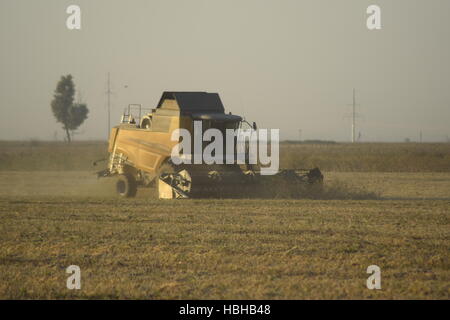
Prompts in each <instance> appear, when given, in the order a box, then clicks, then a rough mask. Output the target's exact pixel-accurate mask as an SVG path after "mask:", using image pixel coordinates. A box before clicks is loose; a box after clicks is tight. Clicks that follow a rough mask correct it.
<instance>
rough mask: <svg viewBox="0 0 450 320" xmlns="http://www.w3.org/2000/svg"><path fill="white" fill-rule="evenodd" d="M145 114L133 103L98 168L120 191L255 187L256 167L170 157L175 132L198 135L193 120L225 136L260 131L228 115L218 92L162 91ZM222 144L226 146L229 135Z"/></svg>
mask: <svg viewBox="0 0 450 320" xmlns="http://www.w3.org/2000/svg"><path fill="white" fill-rule="evenodd" d="M133 108H134V109H136V108H137V109H138V111H137V112H138V114H136V115H134V114H132V113H133ZM141 113H143V109H142V108H141V106H140V105H134V106H133V105H130V106H129V107H128V110H126V112H124V115H123V116H122V121H121V123H120V124H119V125H118V126H115V127H114V128H112V130H111V134H110V137H109V146H108V151H109V153H110V157H109V162H108V167H107V168H106V169H105V170H102V171H100V172H98V176H99V177H106V176H117V177H118V179H117V183H116V190H117V192H118V194H119V195H121V196H123V197H133V196H135V195H136V192H137V188H138V186H141V187H151V186H155V187H156V188H157V190H158V195H159V198H164V199H172V198H189V197H210V196H215V197H224V196H233V194H236V192H239V191H240V186H251V185H252V184H254V183H257V182H258V181H259V180H260V179H261V178H262V176H261V175H260V171H259V170H257V169H256V167H257V166H255V165H249V164H246V165H239V164H236V163H234V164H212V165H208V164H205V163H202V164H179V165H175V164H174V161H172V158H171V154H172V149H173V148H174V147H175V146H176V145H177V144H178V143H179V141H177V140H176V139H175V141H173V140H172V139H171V138H172V133H173V132H174V131H175V130H176V129H186V130H187V131H188V132H189V133H191V136H192V137H194V134H195V132H194V131H195V130H194V121H201V125H202V130H207V129H210V128H215V129H218V130H220V132H222V133H223V136H226V133H225V131H226V130H227V129H233V130H237V129H256V124H255V123H253V125H250V124H249V123H248V122H247V121H245V120H243V119H242V117H240V116H237V115H232V114H231V113H230V114H226V113H225V110H224V107H223V105H222V102H221V100H220V97H219V95H218V94H217V93H207V92H164V93H163V95H162V97H161V99H160V101H159V103H158V105H157V107H156V108H155V109H152V110H151V111H150V112H148V113H145V114H143V115H142V114H141ZM192 139H194V138H192ZM223 143H224V145H225V144H226V141H225V139H224V141H223ZM193 144H194V141H192V145H193ZM201 148H202V149H203V148H204V145H202V147H201ZM201 151H202V150H200V152H201ZM234 152H235V153H236V149H234ZM184 156H188V157H192V156H195V155H193V154H188V155H186V154H184ZM233 157H234V155H233ZM224 163H225V161H224ZM278 175H282V176H284V177H286V178H288V179H294V180H296V181H303V182H305V183H308V184H315V183H321V182H322V180H323V176H322V174H321V172H320V170H319V169H317V168H315V169H312V170H281V171H280V172H279V173H278Z"/></svg>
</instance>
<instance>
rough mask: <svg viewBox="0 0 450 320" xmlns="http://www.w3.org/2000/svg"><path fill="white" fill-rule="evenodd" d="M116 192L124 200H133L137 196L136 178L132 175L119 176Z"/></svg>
mask: <svg viewBox="0 0 450 320" xmlns="http://www.w3.org/2000/svg"><path fill="white" fill-rule="evenodd" d="M116 191H117V193H118V194H119V196H121V197H124V198H132V197H134V196H136V192H137V183H136V179H135V178H134V176H132V175H131V174H121V175H119V177H118V179H117V182H116Z"/></svg>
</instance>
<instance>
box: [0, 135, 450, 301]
mask: <svg viewBox="0 0 450 320" xmlns="http://www.w3.org/2000/svg"><path fill="white" fill-rule="evenodd" d="M104 147H105V146H104V144H102V143H84V144H83V143H80V144H74V145H73V146H70V147H67V146H64V145H52V144H45V143H33V145H28V144H27V143H24V144H20V143H12V142H8V143H0V158H1V159H2V160H3V161H2V165H0V217H1V220H0V221H1V222H0V244H1V246H0V298H2V299H11V298H18V299H24V298H25V299H35V298H48V299H64V298H88V299H90V298H98V299H109V298H120V299H128V298H136V299H170V298H174V299H263V298H267V299H322V298H329V299H366V298H368V299H386V298H387V299H402V298H406V299H430V298H437V299H448V298H449V297H450V262H449V259H448V258H449V255H448V253H449V252H450V242H449V240H450V228H449V222H450V219H449V214H450V170H448V168H447V167H446V165H447V162H445V161H443V160H442V159H444V160H446V159H449V154H450V151H449V150H450V148H449V145H448V144H442V145H438V144H436V145H427V144H423V145H414V144H411V145H410V146H408V145H406V144H400V145H398V146H396V147H395V146H394V145H387V144H380V145H364V144H360V145H359V146H358V147H356V146H351V145H340V144H337V145H330V146H323V145H316V146H313V145H282V147H281V152H282V153H281V155H282V164H283V165H284V166H285V167H296V166H298V167H301V164H302V163H306V165H307V166H311V164H315V163H318V164H319V165H320V166H321V168H322V169H324V171H325V172H324V173H325V177H326V180H325V183H326V185H328V186H330V188H331V189H332V190H334V191H339V192H336V193H329V194H331V195H333V194H335V195H336V196H335V197H334V199H333V197H332V196H331V199H330V197H328V199H314V200H311V199H271V200H269V199H215V200H211V199H199V200H181V201H160V200H157V199H154V198H153V197H152V196H151V194H150V193H151V192H149V191H145V192H140V193H139V194H138V197H137V198H135V199H118V198H117V197H115V196H114V195H113V194H112V193H113V187H112V181H108V180H97V179H96V178H95V176H94V175H93V172H94V171H95V169H93V168H91V167H90V160H95V159H97V158H100V157H102V156H103V154H104ZM286 148H288V149H289V148H293V149H291V150H289V152H286V150H288V149H286ZM339 148H340V149H341V150H342V154H341V153H339V150H340V149H339ZM358 148H359V149H358ZM405 148H406V149H405ZM408 148H409V149H408ZM369 149H370V150H371V151H368V150H369ZM283 150H284V151H283ZM395 150H400V151H398V152H397V153H395V152H394V151H395ZM405 150H406V151H405ZM49 151H50V152H51V153H49ZM308 152H309V155H308V154H307V153H308ZM405 152H406V153H408V154H409V155H410V157H417V159H418V160H417V161H414V158H408V160H403V161H406V162H405V163H407V165H406V164H405V165H404V167H403V170H402V169H401V166H400V165H398V167H395V168H394V169H395V170H387V169H383V165H384V164H376V165H375V163H376V161H377V159H378V158H380V159H384V163H390V164H391V165H390V167H392V164H395V163H397V161H399V160H398V159H402V158H403V159H406V158H405V156H404V153H405ZM358 153H361V154H365V155H366V158H364V159H363V160H360V161H357V159H358V158H360V157H359V156H358ZM71 155H77V156H76V157H72V156H71ZM345 155H347V158H346V156H345ZM45 157H46V158H45ZM302 157H303V158H302ZM42 158H45V159H46V161H44V160H43V159H42ZM92 158H93V159H92ZM333 158H334V159H336V162H333ZM14 159H16V160H14ZM30 159H35V161H34V162H33V163H34V166H32V165H31V164H29V163H28V164H27V161H30ZM296 159H297V160H296ZM424 159H427V160H426V161H425V160H424ZM364 161H366V162H367V163H364ZM36 162H37V163H39V165H36ZM361 162H362V163H363V164H361ZM8 163H9V165H7V164H8ZM19 163H21V164H20V166H19ZM336 163H338V164H339V167H337V166H336ZM414 163H417V165H416V166H414ZM448 163H450V162H448ZM333 165H334V166H335V167H333ZM67 166H68V167H67ZM433 168H434V170H433ZM333 188H334V189H333ZM345 195H347V196H345ZM354 195H357V197H354ZM365 195H367V196H365ZM374 195H376V196H374ZM352 198H354V199H352ZM356 198H357V200H355V199H356ZM374 264H375V265H378V266H379V267H380V268H381V282H382V289H381V290H369V289H367V287H366V279H367V277H368V276H369V275H368V274H367V273H366V269H367V267H368V266H369V265H374ZM69 265H78V266H80V268H81V283H82V288H81V290H68V289H67V288H66V279H67V277H68V276H69V275H68V274H66V273H65V269H66V268H67V267H68V266H69Z"/></svg>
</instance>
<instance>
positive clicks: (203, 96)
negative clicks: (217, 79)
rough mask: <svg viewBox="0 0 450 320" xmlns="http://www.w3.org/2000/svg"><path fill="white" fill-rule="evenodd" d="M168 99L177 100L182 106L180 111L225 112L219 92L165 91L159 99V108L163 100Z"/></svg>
mask: <svg viewBox="0 0 450 320" xmlns="http://www.w3.org/2000/svg"><path fill="white" fill-rule="evenodd" d="M166 99H174V100H176V101H177V103H178V106H179V107H180V111H181V112H183V113H192V112H203V113H206V112H208V113H209V112H214V113H224V112H225V109H224V107H223V104H222V101H221V100H220V97H219V94H218V93H209V92H180V91H164V93H163V94H162V96H161V99H160V100H159V103H158V108H159V107H161V105H162V104H163V101H164V100H166Z"/></svg>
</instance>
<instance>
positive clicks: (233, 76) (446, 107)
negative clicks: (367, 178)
mask: <svg viewBox="0 0 450 320" xmlns="http://www.w3.org/2000/svg"><path fill="white" fill-rule="evenodd" d="M71 4H77V5H79V6H80V7H81V21H82V22H81V27H82V29H81V30H68V29H67V27H66V19H67V17H68V14H66V8H67V7H68V6H69V5H71ZM370 4H377V5H379V6H380V7H381V10H382V16H381V19H382V29H381V30H377V31H369V30H368V29H367V27H366V19H367V14H366V8H367V7H368V6H369V5H370ZM0 42H1V50H0V70H1V72H0V108H1V115H0V140H9V139H31V138H34V139H41V140H48V139H50V140H52V139H54V136H55V132H57V137H58V139H62V138H63V131H62V130H61V125H60V124H57V123H56V121H55V119H54V117H53V115H52V113H51V109H50V101H51V99H52V95H53V91H54V89H55V87H56V83H57V81H58V80H59V78H60V76H61V75H63V74H68V73H70V74H72V75H73V76H74V81H75V84H76V88H77V90H79V92H80V93H81V97H82V99H83V101H84V102H86V103H87V104H88V107H89V109H90V113H89V119H88V120H87V121H86V122H85V124H83V125H82V127H80V129H79V134H78V135H77V136H76V137H75V139H78V140H80V139H83V140H85V139H91V138H92V139H104V138H105V137H106V134H107V118H106V95H105V93H104V92H105V91H106V76H107V72H108V71H109V72H111V81H112V89H113V91H114V92H115V94H114V95H113V97H112V103H113V108H112V119H111V122H112V123H113V124H115V123H117V122H118V121H119V118H120V114H121V113H122V111H123V108H124V107H125V106H126V105H127V104H128V103H142V104H143V105H144V106H146V107H155V106H156V104H157V102H158V100H159V98H160V95H161V93H162V92H163V91H165V90H167V91H171V90H174V91H175V90H176V91H210V92H218V93H219V94H220V96H221V98H222V101H223V102H224V105H225V108H226V111H232V112H233V113H236V114H239V115H242V116H245V117H246V118H247V119H248V120H249V121H256V122H257V123H258V125H259V127H263V128H280V130H281V131H280V132H281V136H282V138H285V139H286V138H289V139H297V138H298V136H299V133H298V132H299V129H301V130H302V138H303V139H333V140H338V141H349V140H350V138H351V135H350V134H351V127H350V124H351V119H350V117H349V115H350V111H351V108H350V106H349V104H350V103H351V101H352V88H353V87H355V88H356V92H357V100H358V103H359V104H360V106H358V112H359V113H360V114H361V118H359V119H357V132H361V137H362V140H363V141H403V140H404V139H405V138H407V137H409V138H410V139H411V140H418V137H419V132H420V131H422V132H423V139H424V141H444V140H445V139H446V137H447V136H448V137H450V1H448V0H433V1H426V0H395V1H392V0H386V1H380V0H372V1H366V0H305V1H302V0H290V1H288V0H281V1H276V0H270V1H262V0H251V1H249V0H233V1H230V0H220V1H219V0H189V1H186V0H177V1H175V0H141V1H137V0H135V1H133V0H129V1H125V0H115V1H113V0H95V1H92V0H71V1H61V0H40V1H31V0H28V1H23V0H1V1H0ZM125 85H127V86H128V87H127V88H125Z"/></svg>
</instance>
